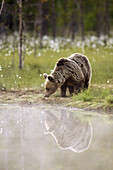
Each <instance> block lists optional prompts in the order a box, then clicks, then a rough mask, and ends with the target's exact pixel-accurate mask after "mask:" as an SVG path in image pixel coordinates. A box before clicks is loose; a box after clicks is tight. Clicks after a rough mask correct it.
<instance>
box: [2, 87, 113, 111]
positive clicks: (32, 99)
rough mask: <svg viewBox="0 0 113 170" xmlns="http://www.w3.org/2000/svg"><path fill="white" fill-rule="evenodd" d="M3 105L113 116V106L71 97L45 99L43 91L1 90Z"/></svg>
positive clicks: (57, 96)
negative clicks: (73, 110) (65, 109)
mask: <svg viewBox="0 0 113 170" xmlns="http://www.w3.org/2000/svg"><path fill="white" fill-rule="evenodd" d="M0 103H1V104H19V105H21V106H25V105H26V106H32V105H40V104H43V105H59V106H65V107H70V108H80V109H84V110H88V111H96V112H98V113H102V114H105V113H107V114H113V106H111V107H110V106H106V105H104V104H98V105H95V107H94V106H93V104H92V103H91V102H88V103H87V102H85V103H84V102H82V101H74V100H73V99H72V98H71V97H70V96H68V97H66V98H62V97H60V95H52V96H51V97H49V98H45V97H44V91H43V90H40V91H39V90H32V89H29V90H26V91H25V90H0Z"/></svg>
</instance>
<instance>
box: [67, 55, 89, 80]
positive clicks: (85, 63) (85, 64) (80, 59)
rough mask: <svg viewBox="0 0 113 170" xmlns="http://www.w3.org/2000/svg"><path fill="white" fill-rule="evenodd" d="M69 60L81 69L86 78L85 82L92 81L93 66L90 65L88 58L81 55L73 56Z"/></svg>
mask: <svg viewBox="0 0 113 170" xmlns="http://www.w3.org/2000/svg"><path fill="white" fill-rule="evenodd" d="M68 58H69V59H70V60H73V61H74V62H76V63H77V64H78V65H79V66H80V67H81V69H82V72H83V74H84V77H85V81H86V82H87V81H88V80H90V78H91V74H92V73H91V65H90V63H89V60H88V58H87V57H86V56H84V55H82V54H80V53H75V54H72V55H71V56H69V57H68Z"/></svg>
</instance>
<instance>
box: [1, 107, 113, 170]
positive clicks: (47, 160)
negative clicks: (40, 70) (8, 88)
mask: <svg viewBox="0 0 113 170" xmlns="http://www.w3.org/2000/svg"><path fill="white" fill-rule="evenodd" d="M101 169H102V170H113V116H112V115H107V114H99V113H94V112H88V111H87V112H86V111H83V110H77V109H70V108H66V107H59V106H43V105H42V106H38V105H37V106H32V107H21V106H17V105H2V104H1V105H0V170H101Z"/></svg>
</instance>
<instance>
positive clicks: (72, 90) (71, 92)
mask: <svg viewBox="0 0 113 170" xmlns="http://www.w3.org/2000/svg"><path fill="white" fill-rule="evenodd" d="M68 89H69V93H70V95H71V96H72V94H73V93H74V86H68Z"/></svg>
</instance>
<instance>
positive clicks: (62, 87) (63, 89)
mask: <svg viewBox="0 0 113 170" xmlns="http://www.w3.org/2000/svg"><path fill="white" fill-rule="evenodd" d="M66 89H67V84H66V83H65V84H63V85H62V86H61V87H60V90H61V97H66Z"/></svg>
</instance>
